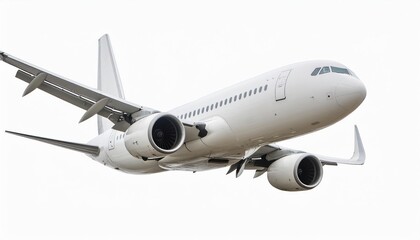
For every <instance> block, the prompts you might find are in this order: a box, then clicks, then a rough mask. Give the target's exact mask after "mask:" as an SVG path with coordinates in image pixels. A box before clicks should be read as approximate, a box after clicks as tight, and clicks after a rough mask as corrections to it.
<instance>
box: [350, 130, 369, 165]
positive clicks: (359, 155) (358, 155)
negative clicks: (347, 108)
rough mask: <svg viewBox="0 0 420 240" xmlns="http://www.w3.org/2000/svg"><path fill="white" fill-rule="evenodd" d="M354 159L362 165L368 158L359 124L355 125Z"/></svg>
mask: <svg viewBox="0 0 420 240" xmlns="http://www.w3.org/2000/svg"><path fill="white" fill-rule="evenodd" d="M352 159H354V160H355V162H357V164H360V165H363V164H364V163H365V159H366V152H365V148H364V146H363V142H362V138H361V137H360V133H359V128H358V127H357V125H354V153H353V157H352Z"/></svg>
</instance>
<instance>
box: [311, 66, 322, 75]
mask: <svg viewBox="0 0 420 240" xmlns="http://www.w3.org/2000/svg"><path fill="white" fill-rule="evenodd" d="M320 69H321V68H320V67H317V68H315V69H314V71H313V72H312V73H311V76H316V75H318V72H319V70H320Z"/></svg>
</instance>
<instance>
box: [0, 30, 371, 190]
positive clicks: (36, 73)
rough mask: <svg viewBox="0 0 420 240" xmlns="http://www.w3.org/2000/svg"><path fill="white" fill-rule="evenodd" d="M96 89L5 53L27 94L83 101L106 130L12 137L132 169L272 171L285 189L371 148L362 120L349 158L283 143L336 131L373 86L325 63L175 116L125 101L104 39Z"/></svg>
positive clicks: (292, 68)
mask: <svg viewBox="0 0 420 240" xmlns="http://www.w3.org/2000/svg"><path fill="white" fill-rule="evenodd" d="M98 45H99V58H98V86H97V89H94V88H91V87H87V86H84V85H82V84H80V83H77V82H74V81H72V80H69V79H67V78H64V77H61V76H59V75H57V74H55V73H52V72H50V71H47V70H44V69H42V68H39V67H37V66H35V65H32V64H30V63H27V62H24V61H22V60H20V59H18V58H16V57H13V56H11V55H9V54H7V53H5V52H1V51H0V60H2V61H3V62H5V63H8V64H10V65H12V66H14V67H16V68H18V69H19V70H18V71H17V73H16V78H18V79H20V80H23V81H25V82H27V83H28V85H27V87H26V89H25V90H24V93H23V96H26V95H27V94H29V93H31V92H32V91H34V90H35V89H40V90H42V91H44V92H46V93H49V94H51V95H53V96H55V97H57V98H60V99H62V100H64V101H66V102H69V103H71V104H73V105H75V106H77V107H80V108H82V109H84V110H86V112H85V113H84V115H83V116H82V118H81V119H80V122H83V121H85V120H87V119H89V118H91V117H93V116H95V115H97V125H98V134H99V135H98V136H97V137H95V138H93V139H92V140H91V141H89V142H88V143H87V144H82V143H74V142H68V141H61V140H56V139H51V138H45V137H38V136H33V135H28V134H22V133H18V132H12V131H6V132H7V133H10V134H14V135H18V136H21V137H26V138H29V139H33V140H37V141H41V142H44V143H48V144H52V145H56V146H60V147H64V148H67V149H71V150H75V151H79V152H82V153H85V154H86V155H87V156H89V157H90V158H92V159H93V160H95V161H97V162H99V163H101V164H103V165H106V166H108V167H111V168H114V169H116V170H119V171H122V172H126V173H131V174H151V173H160V172H164V171H174V170H178V171H192V172H199V171H204V170H210V169H219V168H224V167H229V169H228V172H227V174H229V173H232V172H234V171H235V172H236V177H239V176H240V175H241V174H242V173H243V171H244V170H253V171H255V174H254V178H256V177H259V176H261V175H263V174H264V173H267V178H268V181H269V183H270V184H271V185H272V186H273V187H275V188H277V189H280V190H284V191H303V190H309V189H313V188H315V187H316V186H318V185H319V183H320V182H321V179H322V176H323V166H324V165H337V164H351V165H362V164H364V162H365V158H366V154H365V150H364V147H363V143H362V140H361V137H360V133H359V131H358V128H357V126H356V125H355V126H354V139H355V140H354V152H353V156H352V157H351V158H349V159H345V158H335V157H328V156H322V155H319V154H314V153H308V152H304V151H300V150H294V149H290V148H285V147H281V146H279V145H277V142H280V141H283V140H286V139H291V138H294V137H297V136H301V135H304V134H308V133H311V132H314V131H318V130H320V129H323V128H325V127H328V126H330V125H332V124H334V123H336V122H338V121H340V120H341V119H343V118H344V117H346V116H347V115H349V114H350V113H351V112H353V111H354V110H355V109H356V108H357V107H358V106H359V105H360V104H361V103H362V102H363V101H364V99H365V97H366V88H365V86H364V84H363V83H362V81H361V80H360V79H359V78H358V77H357V76H356V74H355V73H354V72H353V71H351V70H350V69H349V68H347V67H346V66H344V65H343V64H341V63H338V62H335V61H327V60H315V61H305V62H299V63H294V64H290V65H287V66H284V67H280V68H278V69H274V70H272V71H269V72H267V73H264V74H262V75H259V76H256V77H253V78H251V79H249V80H245V81H243V82H240V83H237V84H235V85H233V86H230V87H228V88H225V89H221V90H219V91H217V92H215V93H212V94H210V95H207V96H204V97H202V98H200V99H198V100H196V101H193V102H190V103H187V104H185V105H182V106H180V107H177V108H175V109H172V110H170V111H167V112H161V111H158V110H156V109H153V108H149V107H145V106H141V105H137V104H133V103H130V102H128V101H127V100H125V95H124V91H123V87H122V84H121V80H120V77H119V73H118V69H117V65H116V63H115V58H114V54H113V50H112V47H111V42H110V39H109V36H108V35H107V34H105V35H103V36H102V37H101V38H100V39H99V43H98Z"/></svg>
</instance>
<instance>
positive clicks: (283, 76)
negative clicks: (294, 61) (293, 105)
mask: <svg viewBox="0 0 420 240" xmlns="http://www.w3.org/2000/svg"><path fill="white" fill-rule="evenodd" d="M291 71H292V69H289V70H286V71H283V72H281V73H280V75H279V78H278V79H277V83H276V101H280V100H284V99H286V83H287V78H288V77H289V74H290V72H291Z"/></svg>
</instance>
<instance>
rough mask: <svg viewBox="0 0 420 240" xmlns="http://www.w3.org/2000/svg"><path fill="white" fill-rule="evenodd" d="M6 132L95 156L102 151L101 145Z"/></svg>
mask: <svg viewBox="0 0 420 240" xmlns="http://www.w3.org/2000/svg"><path fill="white" fill-rule="evenodd" d="M6 133H10V134H14V135H17V136H20V137H25V138H29V139H32V140H36V141H40V142H44V143H48V144H51V145H55V146H59V147H63V148H67V149H71V150H75V151H78V152H82V153H86V154H92V155H95V156H98V155H99V152H100V149H99V147H97V146H92V145H88V144H81V143H74V142H65V141H61V140H55V139H51V138H43V137H38V136H32V135H28V134H23V133H17V132H12V131H6Z"/></svg>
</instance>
